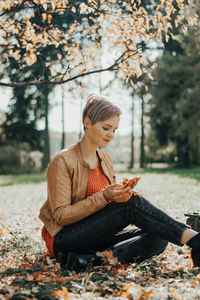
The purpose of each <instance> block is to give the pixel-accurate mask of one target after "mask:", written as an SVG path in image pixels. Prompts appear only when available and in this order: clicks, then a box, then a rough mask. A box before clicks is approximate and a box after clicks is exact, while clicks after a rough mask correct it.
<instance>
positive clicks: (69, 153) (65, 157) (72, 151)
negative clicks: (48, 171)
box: [49, 144, 78, 165]
mask: <svg viewBox="0 0 200 300" xmlns="http://www.w3.org/2000/svg"><path fill="white" fill-rule="evenodd" d="M77 151H78V147H77V144H73V145H70V146H69V147H68V148H66V149H63V150H61V151H60V152H58V153H57V154H56V155H55V156H54V157H53V159H52V160H51V161H50V163H49V165H51V164H54V163H57V162H58V161H63V162H65V163H66V164H70V163H72V164H73V163H74V162H75V160H77Z"/></svg>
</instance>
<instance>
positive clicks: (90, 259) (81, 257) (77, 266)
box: [66, 252, 101, 272]
mask: <svg viewBox="0 0 200 300" xmlns="http://www.w3.org/2000/svg"><path fill="white" fill-rule="evenodd" d="M89 265H93V266H97V265H101V259H100V257H98V256H97V255H95V254H76V253H73V252H69V253H68V256H67V260H66V266H67V268H68V269H69V270H74V271H77V272H79V271H81V270H85V269H86V268H87V267H88V266H89Z"/></svg>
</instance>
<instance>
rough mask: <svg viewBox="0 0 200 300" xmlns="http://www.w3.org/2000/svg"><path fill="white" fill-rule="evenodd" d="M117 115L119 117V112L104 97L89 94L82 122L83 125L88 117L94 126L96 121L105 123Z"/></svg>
mask: <svg viewBox="0 0 200 300" xmlns="http://www.w3.org/2000/svg"><path fill="white" fill-rule="evenodd" d="M119 115H121V110H120V109H119V108H118V107H117V106H115V105H114V104H112V103H111V102H110V101H108V100H107V98H106V97H105V96H102V95H97V94H90V95H89V96H88V97H87V102H86V105H85V107H84V109H83V115H82V122H83V125H84V119H85V117H88V118H89V119H90V121H91V124H92V125H94V124H95V123H96V122H98V121H105V120H107V119H109V118H110V117H112V116H119ZM84 130H85V126H84Z"/></svg>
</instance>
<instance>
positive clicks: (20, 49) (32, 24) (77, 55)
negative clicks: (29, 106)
mask: <svg viewBox="0 0 200 300" xmlns="http://www.w3.org/2000/svg"><path fill="white" fill-rule="evenodd" d="M143 2H145V1H141V0H131V1H122V0H120V1H116V0H108V1H104V0H88V1H79V0H77V1H72V0H18V1H15V0H6V1H5V0H4V1H0V32H1V41H0V51H1V52H3V61H4V62H5V60H7V64H9V60H10V59H12V58H14V59H15V60H17V61H18V64H19V66H18V69H17V73H20V72H22V71H23V69H24V68H26V69H27V68H29V67H30V70H31V67H32V66H33V65H34V64H36V63H37V62H38V61H40V59H41V56H42V55H41V53H42V49H44V48H45V47H47V46H49V47H53V48H55V51H54V59H53V60H52V57H51V56H50V55H47V57H46V60H45V65H46V66H49V70H50V74H49V75H48V77H45V76H44V75H43V74H42V72H41V74H40V76H39V77H37V78H35V79H32V78H31V79H29V80H23V79H22V80H19V78H20V76H17V77H18V80H15V78H13V80H10V79H9V80H8V79H7V78H5V72H4V69H5V68H6V64H2V65H1V74H4V76H3V75H1V78H2V79H1V81H0V85H1V86H11V87H19V86H24V85H43V84H61V83H65V82H69V81H71V80H74V79H76V78H78V77H82V76H85V75H88V74H92V73H97V72H103V71H106V70H119V71H120V72H122V74H123V78H124V79H125V80H129V78H131V76H133V75H136V76H140V75H141V74H142V73H143V72H145V60H144V56H143V49H144V47H145V45H147V44H148V43H150V42H151V41H156V42H157V43H161V42H162V37H163V35H164V36H165V40H166V41H168V39H169V37H170V36H171V35H172V33H171V29H172V25H174V24H175V26H177V25H178V24H179V23H180V22H181V20H182V19H183V13H182V12H183V9H184V1H183V0H175V1H172V0H165V1H162V0H157V1H150V0H149V1H146V2H145V5H144V3H143ZM177 12H178V13H177ZM174 16H175V17H174ZM58 18H60V19H62V20H63V21H62V22H60V24H59V22H58ZM187 18H188V20H189V19H191V16H188V17H187ZM193 20H194V21H195V16H193ZM5 50H6V51H5ZM103 51H105V52H106V53H107V54H108V57H109V58H108V59H107V58H106V56H103V57H105V59H104V61H102V53H103ZM109 54H112V56H111V55H110V56H109Z"/></svg>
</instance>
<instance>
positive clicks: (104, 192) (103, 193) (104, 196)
mask: <svg viewBox="0 0 200 300" xmlns="http://www.w3.org/2000/svg"><path fill="white" fill-rule="evenodd" d="M102 192H103V196H104V199H105V200H106V201H107V202H110V200H109V199H108V198H107V197H106V195H105V189H103V190H102Z"/></svg>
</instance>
